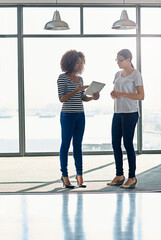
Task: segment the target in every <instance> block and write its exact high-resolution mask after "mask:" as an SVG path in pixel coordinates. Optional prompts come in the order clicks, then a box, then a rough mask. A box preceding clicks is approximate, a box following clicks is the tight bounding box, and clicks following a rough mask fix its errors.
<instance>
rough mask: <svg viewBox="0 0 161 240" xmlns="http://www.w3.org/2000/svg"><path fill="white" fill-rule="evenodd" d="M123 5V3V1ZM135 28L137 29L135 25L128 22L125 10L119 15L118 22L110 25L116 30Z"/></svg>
mask: <svg viewBox="0 0 161 240" xmlns="http://www.w3.org/2000/svg"><path fill="white" fill-rule="evenodd" d="M123 3H125V1H124V2H123ZM136 28H137V25H136V23H135V22H133V21H131V20H129V18H128V15H127V11H126V10H125V9H124V10H123V11H122V13H121V17H120V20H118V21H116V22H114V23H113V25H112V29H116V30H128V29H136Z"/></svg>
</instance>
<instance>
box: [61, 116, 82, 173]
mask: <svg viewBox="0 0 161 240" xmlns="http://www.w3.org/2000/svg"><path fill="white" fill-rule="evenodd" d="M60 123H61V138H62V142H61V147H60V166H61V169H60V170H61V172H62V176H63V177H67V176H68V168H67V165H68V151H69V147H70V142H71V139H72V138H73V156H74V160H75V166H76V172H77V175H82V169H83V166H82V165H83V163H82V140H83V134H84V128H85V115H84V112H80V113H66V112H61V115H60Z"/></svg>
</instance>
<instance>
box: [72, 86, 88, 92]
mask: <svg viewBox="0 0 161 240" xmlns="http://www.w3.org/2000/svg"><path fill="white" fill-rule="evenodd" d="M88 87H89V85H85V86H83V85H79V86H78V87H76V89H75V90H76V91H77V92H80V91H82V90H85V89H86V88H88Z"/></svg>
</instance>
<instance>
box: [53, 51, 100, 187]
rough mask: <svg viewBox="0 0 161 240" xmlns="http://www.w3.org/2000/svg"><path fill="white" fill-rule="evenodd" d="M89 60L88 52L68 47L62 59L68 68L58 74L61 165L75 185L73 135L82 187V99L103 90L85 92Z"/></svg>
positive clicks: (65, 179)
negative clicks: (70, 168) (70, 170)
mask: <svg viewBox="0 0 161 240" xmlns="http://www.w3.org/2000/svg"><path fill="white" fill-rule="evenodd" d="M84 64H85V56H84V54H83V53H82V52H77V51H76V50H70V51H67V52H66V53H65V54H64V55H63V56H62V59H61V63H60V65H61V69H62V71H63V72H64V73H63V74H60V76H59V78H58V81H57V83H58V95H59V100H60V102H61V103H63V105H62V109H61V114H60V123H61V147H60V166H61V172H62V177H61V180H62V182H63V186H65V187H66V188H74V186H73V185H71V182H70V180H69V178H68V168H67V166H68V151H69V147H70V142H71V139H73V156H74V160H75V167H76V180H77V184H78V186H79V187H86V185H84V184H83V176H82V175H83V163H82V140H83V134H84V128H85V114H84V108H83V103H82V101H85V102H88V101H91V100H97V99H98V98H99V93H95V94H93V96H92V97H88V96H86V95H85V91H84V90H85V89H86V88H87V87H88V86H87V85H86V86H84V85H83V79H82V77H80V76H79V74H81V73H82V71H83V67H84Z"/></svg>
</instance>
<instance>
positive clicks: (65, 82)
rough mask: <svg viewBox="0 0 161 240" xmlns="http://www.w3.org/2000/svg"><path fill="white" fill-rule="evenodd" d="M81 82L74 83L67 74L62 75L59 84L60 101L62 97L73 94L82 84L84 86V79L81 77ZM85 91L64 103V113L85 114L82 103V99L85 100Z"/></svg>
mask: <svg viewBox="0 0 161 240" xmlns="http://www.w3.org/2000/svg"><path fill="white" fill-rule="evenodd" d="M79 81H80V82H73V81H72V80H70V79H69V78H68V77H67V75H66V74H65V73H63V74H60V75H59V78H58V81H57V84H58V95H59V100H60V99H61V98H62V96H64V95H66V94H68V93H70V92H73V91H74V90H75V89H76V88H77V87H78V86H79V85H80V84H82V85H83V79H82V78H81V77H80V76H79ZM84 96H85V94H84V90H82V91H79V92H77V93H76V94H75V95H74V96H73V97H71V98H70V99H68V100H67V101H65V102H63V106H62V109H61V111H62V112H70V113H75V112H77V113H78V112H84V107H83V103H82V99H83V98H84Z"/></svg>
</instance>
